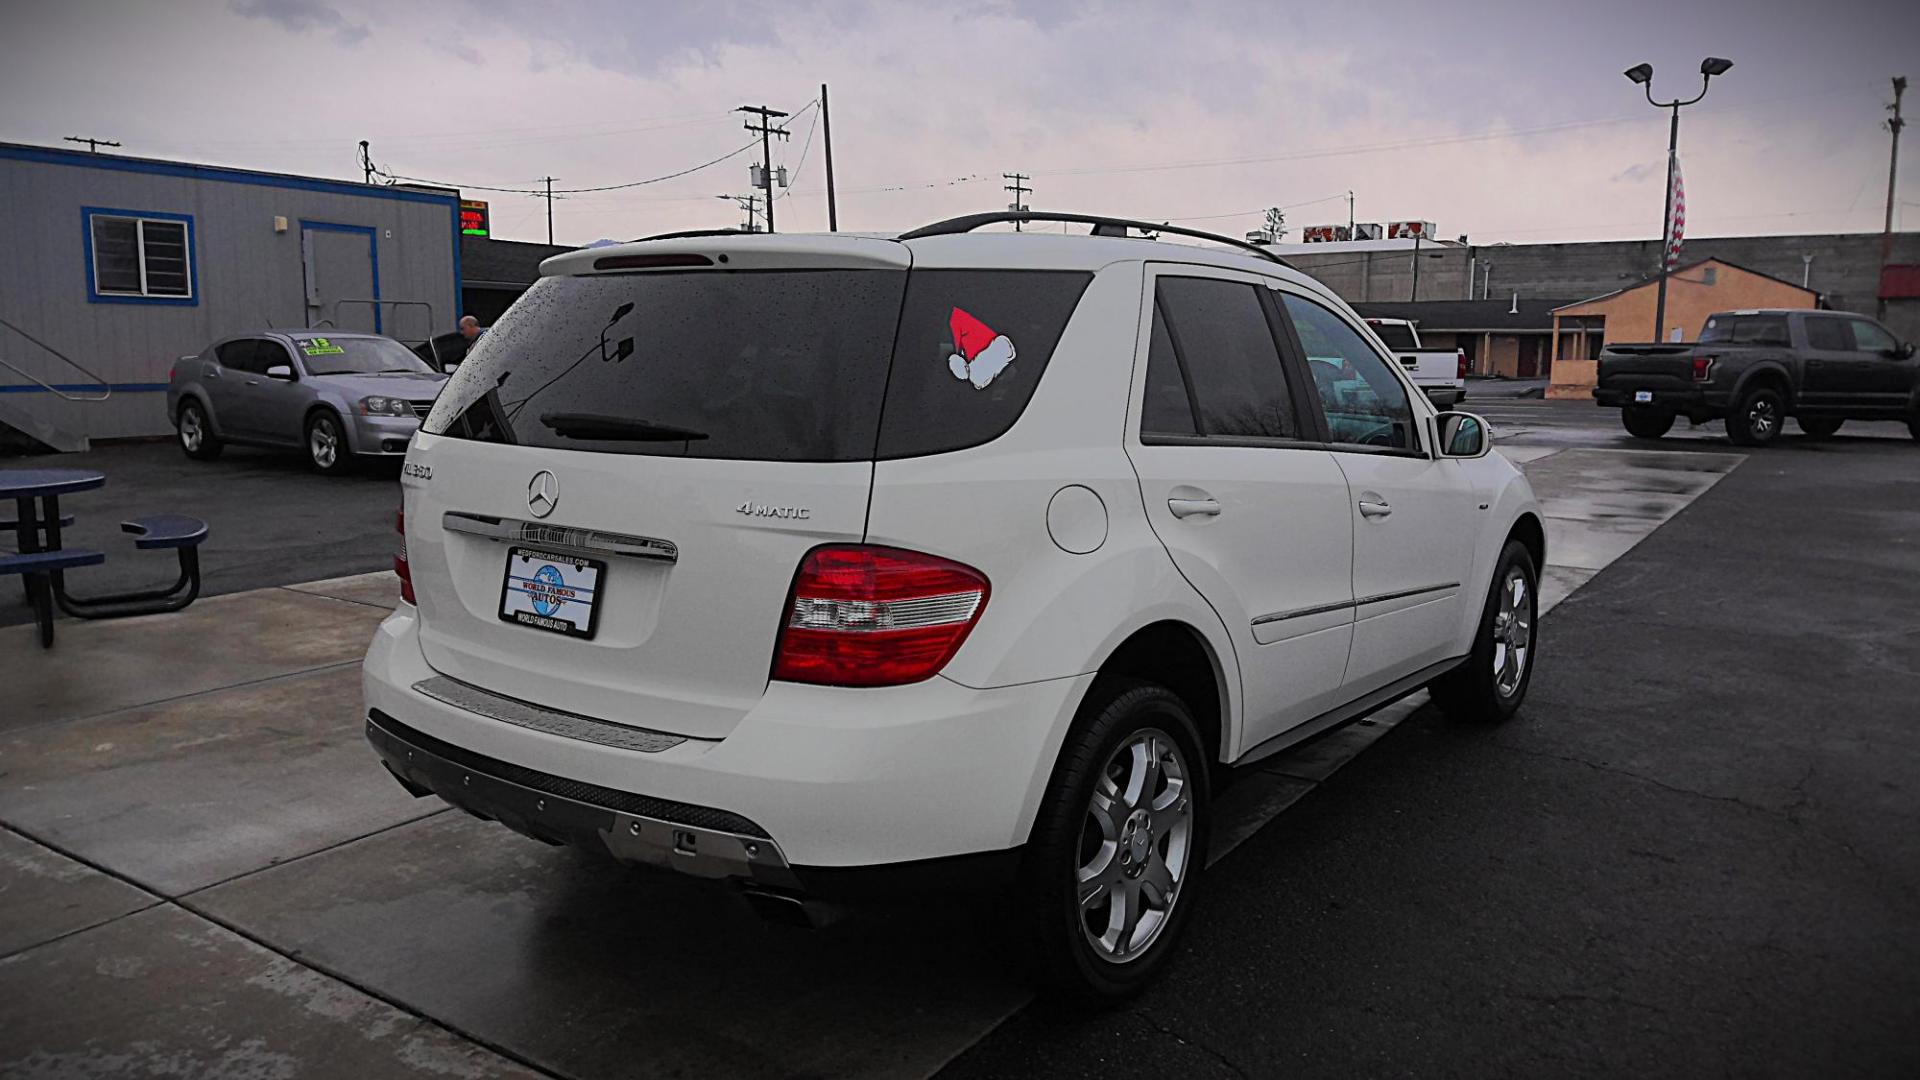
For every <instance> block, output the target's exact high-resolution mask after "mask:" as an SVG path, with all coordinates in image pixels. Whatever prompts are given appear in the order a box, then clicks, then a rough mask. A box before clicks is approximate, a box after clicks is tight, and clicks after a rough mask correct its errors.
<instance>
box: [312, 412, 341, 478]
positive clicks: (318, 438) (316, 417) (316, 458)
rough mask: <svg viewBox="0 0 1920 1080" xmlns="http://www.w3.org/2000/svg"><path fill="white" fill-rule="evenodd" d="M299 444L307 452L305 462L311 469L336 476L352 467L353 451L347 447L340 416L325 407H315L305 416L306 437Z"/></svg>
mask: <svg viewBox="0 0 1920 1080" xmlns="http://www.w3.org/2000/svg"><path fill="white" fill-rule="evenodd" d="M301 446H303V447H304V448H305V449H306V452H307V464H308V465H311V466H312V467H313V471H314V472H317V473H324V474H326V475H328V476H338V475H340V474H341V473H344V472H346V471H347V470H348V469H350V468H352V467H353V451H352V450H350V449H348V448H347V435H346V431H345V430H344V429H343V428H342V427H341V424H340V418H339V417H338V416H336V415H334V414H333V413H332V412H331V411H329V410H326V409H317V410H315V411H314V412H313V413H312V414H310V415H309V416H308V417H307V428H306V438H305V439H304V440H303V441H302V442H301Z"/></svg>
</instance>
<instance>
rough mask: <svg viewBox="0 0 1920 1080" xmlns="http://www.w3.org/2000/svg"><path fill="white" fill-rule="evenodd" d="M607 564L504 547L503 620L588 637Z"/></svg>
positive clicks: (597, 613)
mask: <svg viewBox="0 0 1920 1080" xmlns="http://www.w3.org/2000/svg"><path fill="white" fill-rule="evenodd" d="M606 568H607V564H606V563H604V562H601V561H599V560H598V559H578V558H575V557H573V556H571V555H556V554H554V553H552V552H548V551H537V550H535V549H533V548H521V547H517V548H509V549H507V573H506V580H505V582H503V583H502V585H501V588H500V619H501V621H503V622H510V623H517V624H519V625H521V626H531V627H533V628H534V629H536V630H550V631H552V632H554V633H556V634H567V635H569V636H571V637H579V638H591V637H593V634H594V631H595V630H596V629H598V628H599V620H600V606H599V604H598V603H597V601H598V599H599V595H598V590H599V588H600V578H601V573H602V571H604V570H605V569H606Z"/></svg>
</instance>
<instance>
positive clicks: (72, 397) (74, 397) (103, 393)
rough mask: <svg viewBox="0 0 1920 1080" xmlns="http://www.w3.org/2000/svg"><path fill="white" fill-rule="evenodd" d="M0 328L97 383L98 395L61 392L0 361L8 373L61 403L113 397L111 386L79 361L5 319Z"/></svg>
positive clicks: (30, 374)
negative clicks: (36, 387)
mask: <svg viewBox="0 0 1920 1080" xmlns="http://www.w3.org/2000/svg"><path fill="white" fill-rule="evenodd" d="M0 326H4V327H6V328H7V329H9V330H11V331H13V332H14V333H16V334H19V335H20V336H21V337H23V338H26V339H27V340H28V341H31V342H33V343H34V344H35V345H38V346H40V347H41V348H42V349H45V350H46V351H48V352H50V353H52V354H53V355H54V356H56V357H58V358H59V359H60V360H62V361H64V362H65V363H66V364H68V365H69V366H71V367H72V368H74V369H75V370H76V371H79V372H80V373H81V374H82V375H85V376H86V377H87V378H89V379H92V380H93V381H94V382H95V383H98V384H99V386H100V393H99V395H98V396H95V395H92V394H71V393H68V392H67V391H65V390H62V389H60V388H59V387H57V386H55V385H53V384H52V383H50V382H47V381H46V380H45V379H42V378H40V377H39V376H38V375H35V374H33V373H32V372H30V371H25V370H22V369H21V368H19V367H16V366H14V365H13V364H10V363H8V362H7V361H6V360H5V359H0V367H4V368H6V369H7V370H8V371H11V372H13V373H14V374H16V375H18V376H20V377H21V378H23V379H27V380H28V381H30V382H32V383H34V384H36V385H37V386H39V387H40V388H41V389H42V390H45V391H47V392H48V393H50V394H52V395H54V396H55V397H58V398H60V399H61V400H63V401H105V400H107V399H108V398H109V397H112V396H113V385H112V384H111V383H109V382H107V380H105V379H103V378H101V377H100V376H99V375H98V374H96V373H95V372H93V371H92V370H90V369H88V368H87V366H86V365H85V364H82V363H81V362H80V361H78V360H75V359H74V358H73V357H71V356H68V355H67V354H66V353H63V352H61V351H60V350H59V349H56V348H54V347H53V346H51V345H49V344H47V343H46V342H44V341H41V340H40V339H39V338H37V337H34V336H33V335H32V334H29V333H27V332H26V331H25V330H22V329H20V328H19V327H18V326H15V325H14V324H12V323H10V322H8V321H7V320H5V319H0Z"/></svg>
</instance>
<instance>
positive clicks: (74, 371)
mask: <svg viewBox="0 0 1920 1080" xmlns="http://www.w3.org/2000/svg"><path fill="white" fill-rule="evenodd" d="M459 208H460V199H459V194H458V193H457V192H453V191H444V190H438V189H426V188H406V187H383V186H378V185H371V184H358V183H352V182H346V181H339V180H322V179H315V178H311V177H304V176H287V175H282V174H278V173H264V172H253V171H249V170H244V169H229V168H220V167H215V166H209V165H193V164H187V163H183V162H173V161H154V160H149V159H145V158H133V157H123V156H120V155H115V154H91V153H86V152H84V151H70V150H59V149H53V148H48V147H38V146H23V145H18V144H12V143H0V236H5V237H7V251H6V257H5V258H3V259H0V441H5V442H10V443H12V444H15V445H19V444H21V443H23V442H37V443H39V444H42V445H45V446H51V447H54V448H56V449H80V448H82V447H84V446H85V445H86V441H87V440H88V439H89V438H119V437H130V436H143V435H159V434H165V433H166V432H167V431H168V430H169V426H168V422H167V415H166V404H165V398H166V394H165V391H166V385H167V375H168V371H169V369H170V368H171V366H172V364H173V361H174V360H175V359H177V358H178V357H181V356H186V355H191V354H194V353H198V352H199V351H200V350H201V349H203V348H205V347H206V346H207V345H208V344H209V343H211V342H212V341H214V340H215V339H218V338H221V337H225V336H228V335H231V334H238V333H245V332H247V331H252V330H260V329H265V328H267V327H299V326H311V327H333V328H336V329H342V330H349V329H351V330H371V331H375V332H378V333H385V334H387V335H389V336H391V337H395V338H398V339H400V340H402V341H407V342H415V341H421V340H424V339H426V338H427V337H429V336H431V335H432V334H435V333H444V332H446V331H448V330H451V329H452V328H453V325H454V322H455V320H456V319H457V318H458V317H459V314H460V311H459V307H458V304H459V299H460V288H459V284H460V212H459ZM103 398H104V400H102V399H103Z"/></svg>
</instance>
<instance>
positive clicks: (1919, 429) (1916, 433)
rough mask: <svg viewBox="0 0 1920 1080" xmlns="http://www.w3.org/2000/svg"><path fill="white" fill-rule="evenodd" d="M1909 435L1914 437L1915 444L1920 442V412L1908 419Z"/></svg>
mask: <svg viewBox="0 0 1920 1080" xmlns="http://www.w3.org/2000/svg"><path fill="white" fill-rule="evenodd" d="M1907 434H1909V435H1911V436H1913V441H1914V442H1920V411H1916V412H1915V413H1914V414H1913V415H1912V416H1911V417H1909V418H1908V419H1907Z"/></svg>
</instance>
